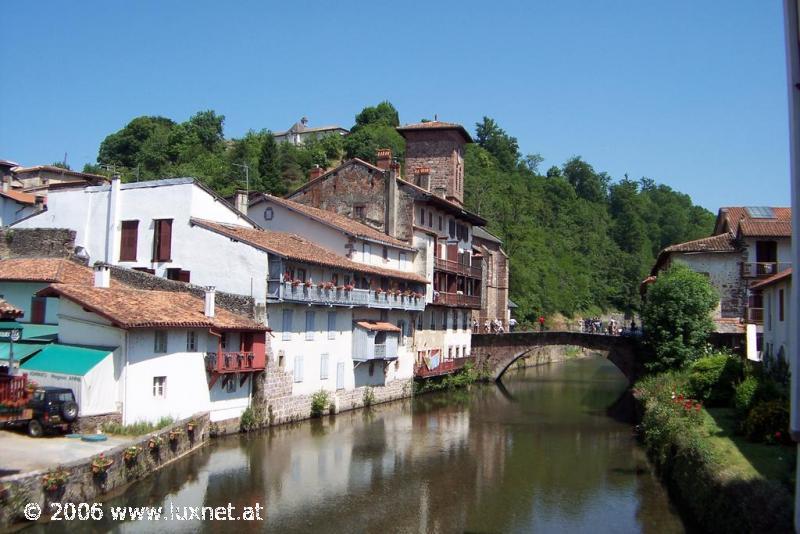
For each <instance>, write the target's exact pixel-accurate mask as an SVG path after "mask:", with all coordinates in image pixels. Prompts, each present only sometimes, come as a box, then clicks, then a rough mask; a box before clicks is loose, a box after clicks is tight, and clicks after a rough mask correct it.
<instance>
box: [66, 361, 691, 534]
mask: <svg viewBox="0 0 800 534" xmlns="http://www.w3.org/2000/svg"><path fill="white" fill-rule="evenodd" d="M504 385H505V391H503V390H501V389H498V388H497V387H496V386H494V385H488V386H480V387H473V388H471V389H470V390H462V391H457V392H453V393H451V394H434V395H426V396H422V397H419V398H417V399H414V400H413V401H411V400H406V401H401V402H397V403H392V404H390V405H383V406H377V407H374V408H373V409H371V410H369V411H361V412H350V413H344V414H340V415H338V416H337V417H336V418H334V419H324V420H316V421H310V422H305V423H300V424H296V425H291V426H286V427H280V428H276V429H272V430H269V431H266V432H264V433H261V434H258V435H255V436H241V437H233V438H228V439H224V440H219V441H217V442H215V443H214V444H212V445H211V446H209V447H208V448H206V449H205V450H204V451H203V452H202V453H200V454H197V455H194V456H193V457H191V458H188V459H186V460H183V461H180V462H178V463H176V464H175V465H174V466H171V467H169V468H167V469H165V470H164V471H162V472H160V473H157V474H156V475H155V476H153V477H151V478H150V479H148V480H146V481H144V482H142V483H140V484H138V485H136V487H135V488H133V489H132V490H131V491H129V492H127V493H126V494H125V496H124V497H122V498H117V499H114V500H113V502H112V503H109V504H114V505H123V504H126V505H159V504H162V505H164V506H169V504H170V503H173V504H174V505H178V506H184V505H185V506H198V505H203V504H205V505H207V506H227V504H228V502H232V503H233V505H234V506H237V507H241V506H252V505H253V504H254V503H255V502H259V503H261V504H262V505H263V506H264V507H265V508H266V511H265V513H264V514H263V515H264V516H265V518H266V520H265V521H264V522H263V523H245V522H241V521H240V522H237V523H236V524H235V530H236V531H238V532H250V531H263V530H264V529H266V530H270V531H280V532H382V533H385V532H462V531H471V532H554V531H562V532H604V531H606V532H612V531H613V532H656V531H657V532H680V531H682V530H683V529H682V526H681V524H680V521H679V520H678V518H677V517H676V515H675V514H674V513H673V512H672V511H671V510H670V508H669V504H668V501H667V497H666V495H665V492H664V491H663V489H662V488H661V486H660V485H659V484H658V483H657V481H656V479H655V478H654V476H653V475H652V474H651V471H650V468H649V466H648V464H647V460H646V458H645V457H644V455H643V454H642V452H641V450H640V449H639V448H638V447H637V446H636V443H635V442H634V440H633V437H632V435H631V427H630V425H627V424H624V423H620V422H617V421H615V420H613V419H611V418H610V417H608V416H607V415H606V413H605V410H606V409H607V408H608V407H609V406H610V405H612V404H614V402H615V400H616V399H617V398H618V397H619V395H620V393H621V392H622V391H623V390H624V389H625V381H624V378H622V377H621V375H620V374H619V373H618V371H616V369H615V368H614V367H613V366H612V365H611V364H609V363H608V362H605V361H603V360H599V359H598V360H574V361H569V362H567V363H565V364H558V365H551V366H547V367H538V368H531V369H527V370H524V371H520V372H514V373H511V374H510V375H509V376H507V377H506V378H505V380H504ZM191 473H194V474H191ZM55 526H56V528H60V527H63V526H65V525H55ZM158 526H159V528H158V529H157V530H182V531H187V532H188V531H197V530H203V531H212V530H213V531H215V532H216V531H219V530H226V531H227V530H234V528H232V527H233V524H221V523H219V522H198V521H193V522H170V523H164V522H162V523H160V524H159V525H158ZM95 527H96V528H97V529H98V530H106V529H109V528H117V529H121V530H124V531H135V532H142V531H151V530H153V525H152V524H147V522H128V523H125V524H124V525H119V524H117V525H114V524H111V523H104V524H101V525H96V526H95ZM226 527H227V528H226Z"/></svg>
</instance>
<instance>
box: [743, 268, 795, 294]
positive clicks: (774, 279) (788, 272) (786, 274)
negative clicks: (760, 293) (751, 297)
mask: <svg viewBox="0 0 800 534" xmlns="http://www.w3.org/2000/svg"><path fill="white" fill-rule="evenodd" d="M791 277H792V268H791V267H789V268H788V269H785V270H783V271H781V272H779V273H778V274H773V275H772V276H770V277H769V278H765V279H763V280H760V281H758V282H756V283H755V284H753V285H752V286H750V289H764V288H765V287H767V286H771V285H772V284H776V283H778V282H780V281H781V280H785V279H787V278H789V279H791Z"/></svg>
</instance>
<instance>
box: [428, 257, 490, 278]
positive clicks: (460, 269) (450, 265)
mask: <svg viewBox="0 0 800 534" xmlns="http://www.w3.org/2000/svg"><path fill="white" fill-rule="evenodd" d="M433 267H434V269H438V270H440V271H445V272H448V273H455V274H460V275H462V276H469V277H470V278H477V279H478V280H480V279H481V275H482V272H481V271H482V269H481V266H480V264H478V265H464V264H463V263H459V262H457V261H451V260H444V259H442V258H434V259H433Z"/></svg>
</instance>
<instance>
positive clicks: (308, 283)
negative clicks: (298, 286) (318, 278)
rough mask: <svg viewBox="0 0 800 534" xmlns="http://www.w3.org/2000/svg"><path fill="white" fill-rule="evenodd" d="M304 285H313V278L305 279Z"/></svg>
mask: <svg viewBox="0 0 800 534" xmlns="http://www.w3.org/2000/svg"><path fill="white" fill-rule="evenodd" d="M304 285H305V286H306V287H311V286H313V285H314V281H313V280H311V279H310V278H309V279H308V280H306V282H305V284H304Z"/></svg>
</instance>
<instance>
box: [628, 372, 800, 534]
mask: <svg viewBox="0 0 800 534" xmlns="http://www.w3.org/2000/svg"><path fill="white" fill-rule="evenodd" d="M664 384H666V381H662V383H661V384H659V382H658V380H655V381H652V382H649V383H647V382H644V383H643V382H639V383H637V384H636V386H635V387H634V390H633V393H634V399H635V403H636V411H637V414H638V416H639V420H640V425H639V427H638V428H639V432H640V438H641V441H642V443H643V445H644V447H645V450H646V452H647V455H648V457H649V458H650V460H651V461H652V462H653V464H654V466H655V468H656V471H657V472H658V474H659V475H660V476H661V479H662V481H663V482H664V484H665V485H666V486H667V489H668V490H669V493H670V497H671V499H672V501H673V502H674V503H675V504H676V505H677V507H678V509H679V510H680V511H681V513H682V515H683V516H684V517H685V518H686V519H687V520H688V521H689V522H690V523H692V524H694V526H695V527H696V529H697V530H698V531H702V532H710V533H717V532H719V533H728V532H793V528H792V508H793V501H792V497H791V494H790V492H789V491H788V490H787V489H786V488H784V487H783V486H782V485H781V484H779V483H777V482H775V481H772V480H767V479H764V478H761V477H745V476H742V475H741V474H740V473H739V472H737V469H736V468H735V467H734V466H731V465H728V464H727V463H726V461H725V459H724V458H721V457H720V455H719V452H718V451H715V450H714V447H713V446H712V444H711V443H710V442H709V440H708V438H707V437H706V436H705V435H704V434H703V433H702V432H701V430H700V427H701V425H700V424H699V423H698V422H697V420H694V421H693V420H692V418H691V417H690V416H687V415H685V414H683V413H681V407H680V406H677V408H676V405H675V403H674V402H671V399H670V397H669V395H670V391H671V390H672V388H671V387H669V386H666V387H665V385H664ZM702 416H703V415H702V413H698V414H696V415H695V418H696V419H700V418H701V417H702ZM779 453H780V451H779V449H776V454H779Z"/></svg>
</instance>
